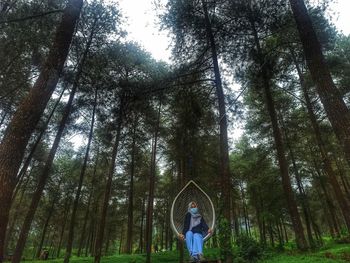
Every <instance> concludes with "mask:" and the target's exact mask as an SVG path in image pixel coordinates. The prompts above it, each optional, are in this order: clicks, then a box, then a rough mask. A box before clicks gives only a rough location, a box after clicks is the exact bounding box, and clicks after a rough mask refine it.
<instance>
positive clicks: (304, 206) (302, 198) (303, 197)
mask: <svg viewBox="0 0 350 263" xmlns="http://www.w3.org/2000/svg"><path fill="white" fill-rule="evenodd" d="M280 119H281V126H282V129H283V131H284V137H285V142H286V146H287V148H288V150H289V156H290V159H291V162H292V166H293V170H294V175H295V180H296V182H297V188H298V191H299V195H300V201H301V207H302V210H303V214H304V220H305V225H306V233H307V236H308V240H309V244H310V247H315V241H314V238H313V236H312V229H311V221H312V219H311V211H310V206H309V202H308V200H307V196H306V194H305V191H304V187H303V185H302V181H301V177H300V174H299V169H298V166H297V164H296V160H295V157H294V152H293V149H292V146H291V144H290V139H289V135H288V131H287V128H286V127H285V123H284V120H283V117H282V114H280Z"/></svg>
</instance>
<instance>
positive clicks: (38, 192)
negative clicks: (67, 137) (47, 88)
mask: <svg viewBox="0 0 350 263" xmlns="http://www.w3.org/2000/svg"><path fill="white" fill-rule="evenodd" d="M76 90H77V85H73V87H72V90H71V93H70V96H69V99H68V102H67V105H66V107H65V109H64V113H63V116H62V119H61V122H60V124H59V127H58V131H57V134H56V137H55V140H54V142H53V145H52V147H51V150H50V153H49V155H48V157H47V159H46V163H45V166H44V168H43V170H42V172H41V174H40V177H39V181H38V185H37V187H36V189H35V192H34V194H33V197H32V201H31V203H30V206H29V209H28V212H27V215H26V217H25V219H24V223H23V225H22V228H21V232H20V235H19V238H18V241H17V245H16V249H15V252H14V255H13V258H12V263H17V262H20V261H21V257H22V254H23V250H24V246H25V243H26V240H27V237H28V233H29V230H30V226H31V224H32V221H33V218H34V215H35V212H36V209H37V207H38V205H39V201H40V199H41V196H42V193H43V190H44V187H45V184H46V181H47V179H48V178H49V176H50V172H51V167H52V163H53V160H54V158H55V155H56V152H57V149H58V146H59V143H60V141H61V138H62V135H63V131H64V129H65V126H66V123H67V121H68V117H69V115H70V111H71V108H72V104H73V99H74V96H75V92H76Z"/></svg>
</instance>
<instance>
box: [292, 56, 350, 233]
mask: <svg viewBox="0 0 350 263" xmlns="http://www.w3.org/2000/svg"><path fill="white" fill-rule="evenodd" d="M291 55H292V59H293V62H294V64H295V67H296V69H297V72H298V76H299V81H300V85H301V88H302V92H303V95H304V98H305V102H306V108H307V111H308V114H309V118H310V122H311V125H312V127H313V130H314V135H315V139H316V142H317V146H318V149H319V151H320V153H321V157H322V159H323V163H324V169H325V172H326V174H327V178H328V179H329V182H330V184H331V186H332V188H333V191H334V195H335V197H336V199H337V202H338V204H339V206H340V209H341V211H342V214H343V216H344V219H345V223H346V226H347V228H348V231H349V232H350V206H349V204H348V202H347V200H346V198H345V195H344V193H343V190H342V189H341V187H340V184H339V182H338V180H337V177H336V175H335V171H334V170H333V168H332V164H331V161H330V159H329V157H328V154H327V150H326V146H325V143H324V141H323V138H322V134H321V131H320V128H319V125H318V123H317V118H316V115H315V113H314V110H313V107H312V103H311V99H310V96H309V93H308V91H307V88H306V84H305V81H304V78H303V75H302V72H301V69H300V67H299V65H298V63H297V61H296V58H295V55H294V52H293V50H291Z"/></svg>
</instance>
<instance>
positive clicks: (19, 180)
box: [12, 88, 66, 200]
mask: <svg viewBox="0 0 350 263" xmlns="http://www.w3.org/2000/svg"><path fill="white" fill-rule="evenodd" d="M65 90H66V89H65V88H63V89H62V92H61V94H60V96H59V97H58V99H57V101H56V103H55V105H54V107H53V109H52V111H51V113H50V115H49V116H48V117H47V120H46V121H45V124H44V125H43V127H42V129H41V131H40V133H39V136H38V137H37V138H36V139H35V142H34V144H33V145H32V147H31V149H30V153H29V155H28V156H27V158H26V160H25V161H24V163H23V165H22V168H21V170H20V171H19V172H18V175H17V179H16V188H15V191H14V193H13V196H12V200H13V199H14V198H15V197H16V194H17V191H18V188H19V187H20V186H21V184H22V180H23V176H24V174H25V173H26V171H27V169H28V167H29V165H30V163H31V161H32V158H33V155H34V153H35V150H36V148H37V147H38V145H39V143H40V141H41V138H42V137H43V136H44V134H45V132H46V129H47V126H48V125H49V123H50V120H51V118H52V116H53V114H54V113H55V111H56V108H57V106H58V105H59V103H60V101H61V98H62V96H63V94H64V91H65Z"/></svg>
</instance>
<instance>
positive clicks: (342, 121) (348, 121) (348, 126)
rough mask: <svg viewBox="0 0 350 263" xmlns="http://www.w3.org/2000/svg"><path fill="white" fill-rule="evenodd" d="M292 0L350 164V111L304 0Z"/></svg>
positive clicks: (326, 106)
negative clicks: (330, 69) (335, 80)
mask: <svg viewBox="0 0 350 263" xmlns="http://www.w3.org/2000/svg"><path fill="white" fill-rule="evenodd" d="M289 2H290V4H291V7H292V11H293V14H294V18H295V21H296V24H297V28H298V31H299V36H300V40H301V43H302V44H303V49H304V54H305V57H306V62H307V66H308V68H309V70H310V73H311V77H312V79H313V81H314V82H315V84H316V88H317V92H318V94H319V96H320V99H321V102H322V104H323V106H324V109H325V111H326V114H327V117H328V119H329V121H330V123H331V124H332V127H333V130H334V133H335V135H336V137H337V138H338V140H339V142H340V145H341V147H343V150H344V152H345V156H346V159H347V161H348V163H349V165H350V111H349V109H348V107H347V106H346V104H345V103H344V101H343V99H342V97H341V94H340V92H339V90H338V89H337V88H336V86H335V85H334V82H333V79H332V76H331V74H330V71H329V69H328V66H327V64H326V61H325V58H324V56H323V54H322V48H321V44H320V42H319V40H318V38H317V35H316V32H315V30H314V28H313V26H312V21H311V18H310V16H309V14H308V11H307V9H306V6H305V3H304V1H303V0H289ZM348 211H349V210H348ZM348 227H349V226H348Z"/></svg>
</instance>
